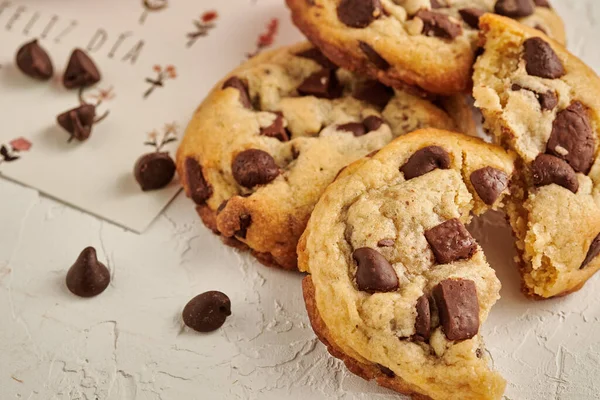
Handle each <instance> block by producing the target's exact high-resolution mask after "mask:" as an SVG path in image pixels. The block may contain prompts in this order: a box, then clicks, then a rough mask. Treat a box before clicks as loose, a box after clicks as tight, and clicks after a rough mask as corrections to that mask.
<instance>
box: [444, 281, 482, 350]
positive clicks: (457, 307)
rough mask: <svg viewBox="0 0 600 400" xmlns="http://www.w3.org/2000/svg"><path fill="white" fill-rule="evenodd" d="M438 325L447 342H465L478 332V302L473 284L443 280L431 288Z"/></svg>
mask: <svg viewBox="0 0 600 400" xmlns="http://www.w3.org/2000/svg"><path fill="white" fill-rule="evenodd" d="M433 297H434V298H435V302H436V304H437V308H438V310H439V315H440V323H441V325H442V328H443V330H444V334H445V335H446V338H447V339H448V340H466V339H471V338H472V337H473V336H475V335H477V332H478V331H479V301H478V299H477V287H476V286H475V282H473V281H471V280H466V279H445V280H443V281H441V282H440V283H439V284H438V285H436V286H435V287H434V288H433Z"/></svg>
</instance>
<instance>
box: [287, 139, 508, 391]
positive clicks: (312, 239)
mask: <svg viewBox="0 0 600 400" xmlns="http://www.w3.org/2000/svg"><path fill="white" fill-rule="evenodd" d="M514 161H515V159H514V156H513V155H512V154H510V153H509V152H507V151H505V150H503V149H502V148H500V147H498V146H494V145H490V144H486V143H484V142H483V141H481V140H479V139H475V138H470V137H467V136H464V135H459V134H455V133H451V132H447V131H442V130H436V129H423V130H420V131H416V132H413V133H410V134H408V135H405V136H402V137H400V138H398V139H396V140H394V141H393V142H391V143H390V144H389V145H387V146H386V147H384V148H383V149H382V150H380V151H379V152H378V153H377V154H375V155H373V156H372V157H370V158H364V159H362V160H359V161H357V162H355V163H353V164H351V165H350V166H348V167H347V168H346V169H345V170H344V171H343V172H342V173H341V174H340V175H339V177H338V178H337V179H336V181H335V182H334V183H332V184H331V185H330V186H329V188H328V189H327V190H326V192H325V193H324V195H323V196H322V197H321V199H320V201H319V202H318V203H317V205H316V207H315V209H314V211H313V213H312V216H311V218H310V220H309V223H308V227H307V229H306V231H305V232H304V234H303V236H302V238H301V240H300V243H299V246H298V256H299V267H300V269H301V270H302V271H306V272H309V273H310V275H309V276H307V277H306V278H305V280H304V282H303V291H304V297H305V303H306V307H307V310H308V314H309V316H310V320H311V324H312V326H313V329H314V330H315V332H316V334H317V335H318V336H319V338H320V339H321V341H322V342H323V343H325V344H326V345H327V346H328V349H329V351H330V353H331V354H332V355H334V356H335V357H337V358H340V359H341V360H343V361H344V362H345V364H346V366H347V367H348V368H349V369H350V370H351V371H352V372H353V373H355V374H357V375H359V376H361V377H363V378H365V379H375V380H376V381H377V382H378V383H379V384H380V385H382V386H385V387H388V388H391V389H394V390H396V391H398V392H401V393H405V394H409V395H411V396H412V397H413V398H416V399H444V400H446V399H460V400H468V399H498V398H500V397H501V395H502V393H503V391H504V386H505V382H504V380H503V379H502V377H501V376H500V375H499V374H498V373H496V372H494V371H493V370H492V369H491V368H490V366H489V363H488V361H489V360H488V359H487V358H486V356H485V355H484V352H483V341H482V338H481V336H480V326H481V324H482V323H483V322H484V321H485V320H486V318H487V316H488V313H489V311H490V309H491V307H492V306H493V304H494V303H495V302H496V301H497V300H498V298H499V290H500V282H499V281H498V279H497V278H496V274H495V272H494V270H493V269H492V268H491V267H490V266H489V265H488V263H487V261H486V258H485V255H484V254H483V251H482V249H481V248H480V246H479V245H478V244H477V242H476V240H475V239H474V238H473V237H472V236H471V234H470V233H469V232H468V231H467V229H466V228H465V225H466V224H468V223H469V221H470V220H471V217H472V215H473V214H475V215H479V214H482V213H483V212H485V211H486V210H488V209H498V208H501V207H502V206H503V204H504V201H505V199H506V198H507V196H508V194H509V191H510V188H509V182H510V179H511V177H512V175H513V171H514Z"/></svg>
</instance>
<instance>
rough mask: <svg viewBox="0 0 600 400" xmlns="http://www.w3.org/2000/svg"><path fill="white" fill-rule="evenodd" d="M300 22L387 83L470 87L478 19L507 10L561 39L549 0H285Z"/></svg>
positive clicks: (324, 45)
mask: <svg viewBox="0 0 600 400" xmlns="http://www.w3.org/2000/svg"><path fill="white" fill-rule="evenodd" d="M286 1H287V5H288V7H289V8H290V10H291V12H292V19H293V20H294V23H295V24H296V26H297V27H298V28H299V29H300V30H301V31H302V32H303V33H304V34H305V35H306V36H307V37H308V39H309V40H310V41H311V42H313V43H314V44H315V45H316V46H317V47H319V48H320V49H321V50H322V51H323V53H324V54H325V55H326V56H327V57H329V58H330V59H331V60H333V61H334V62H335V63H337V64H338V65H340V66H342V67H344V68H347V69H349V70H351V71H354V72H357V73H360V74H365V75H367V76H370V77H371V78H372V79H377V80H379V81H381V82H383V83H385V84H386V85H389V86H393V87H397V88H402V87H405V86H406V85H408V86H412V87H414V88H417V89H419V90H425V91H427V92H431V93H439V94H445V95H449V94H453V93H458V92H462V91H465V90H467V89H468V88H469V87H470V82H471V68H472V64H473V60H474V57H475V55H474V54H475V52H476V49H477V40H478V22H479V17H480V16H481V15H483V14H484V13H486V12H496V13H498V14H502V15H507V16H509V17H511V18H515V19H517V20H518V21H520V22H522V23H524V24H526V25H529V26H532V27H535V28H537V29H539V30H541V31H544V32H546V33H547V34H548V35H550V36H552V37H554V38H555V39H556V40H558V41H560V42H564V40H565V33H564V27H563V23H562V20H561V19H560V17H558V15H557V14H556V13H555V12H554V11H553V10H552V8H551V7H550V4H549V3H548V1H547V0H286Z"/></svg>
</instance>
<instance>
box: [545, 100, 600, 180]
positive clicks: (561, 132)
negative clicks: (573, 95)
mask: <svg viewBox="0 0 600 400" xmlns="http://www.w3.org/2000/svg"><path fill="white" fill-rule="evenodd" d="M595 146H596V138H595V136H594V131H593V130H592V125H591V123H590V119H589V115H588V110H587V109H586V107H585V106H584V105H583V104H581V103H580V102H578V101H574V102H573V103H571V105H570V106H569V107H567V108H566V109H564V110H562V111H560V112H559V113H558V114H556V119H555V120H554V122H553V123H552V133H551V134H550V139H549V140H548V144H547V146H546V152H547V153H549V154H552V155H554V156H556V157H560V158H562V159H563V160H565V161H566V162H568V163H569V164H570V165H571V167H573V169H574V170H575V172H582V173H584V174H586V175H587V173H588V172H589V171H590V169H591V168H592V164H593V163H594V150H595Z"/></svg>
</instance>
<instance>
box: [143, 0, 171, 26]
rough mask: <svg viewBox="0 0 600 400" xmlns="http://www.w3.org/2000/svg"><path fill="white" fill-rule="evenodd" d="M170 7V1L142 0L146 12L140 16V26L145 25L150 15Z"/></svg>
mask: <svg viewBox="0 0 600 400" xmlns="http://www.w3.org/2000/svg"><path fill="white" fill-rule="evenodd" d="M168 5H169V0H142V6H144V12H143V13H142V15H141V16H140V25H143V24H144V22H146V18H148V14H149V13H151V12H156V11H160V10H164V9H165V8H167V6H168Z"/></svg>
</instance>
